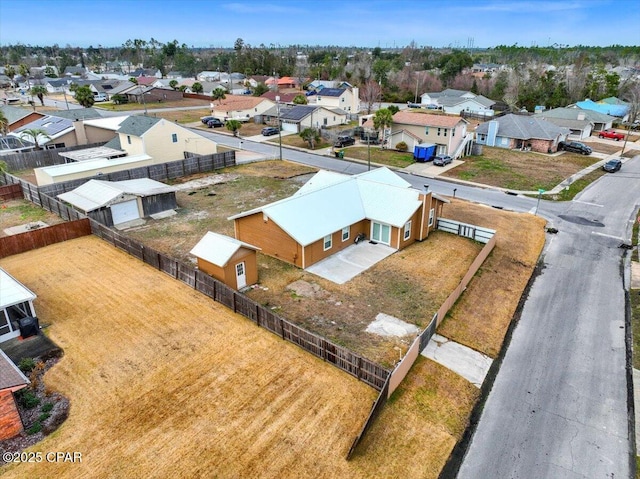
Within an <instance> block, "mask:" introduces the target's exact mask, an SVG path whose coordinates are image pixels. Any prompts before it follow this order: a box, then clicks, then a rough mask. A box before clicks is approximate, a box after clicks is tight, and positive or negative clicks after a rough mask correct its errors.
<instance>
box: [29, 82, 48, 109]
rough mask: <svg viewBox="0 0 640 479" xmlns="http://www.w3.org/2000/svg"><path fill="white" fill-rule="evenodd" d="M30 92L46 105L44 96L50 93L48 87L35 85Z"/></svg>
mask: <svg viewBox="0 0 640 479" xmlns="http://www.w3.org/2000/svg"><path fill="white" fill-rule="evenodd" d="M29 93H31V95H32V96H33V95H35V96H37V97H38V100H40V104H41V105H42V106H44V96H45V95H48V94H49V92H48V91H47V89H46V88H45V87H44V86H42V85H36V86H34V87H33V88H32V89H31V91H30V92H29Z"/></svg>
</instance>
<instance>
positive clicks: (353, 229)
mask: <svg viewBox="0 0 640 479" xmlns="http://www.w3.org/2000/svg"><path fill="white" fill-rule="evenodd" d="M369 223H370V222H369V220H362V221H359V222H358V223H355V224H353V225H351V226H350V231H349V238H348V239H347V240H345V241H342V230H340V231H335V232H334V233H332V234H331V248H330V249H328V250H327V251H324V238H321V239H320V240H318V241H316V242H315V243H311V244H310V245H307V246H306V247H305V248H304V262H305V263H304V266H303V267H304V268H308V267H309V266H311V265H312V264H314V263H317V262H318V261H321V260H323V259H325V258H327V257H329V256H331V255H333V254H336V253H337V252H338V251H341V250H343V249H345V248H346V247H347V246H351V245H352V244H353V242H354V240H355V238H356V236H357V235H359V234H360V233H364V234H365V235H366V236H367V237H369ZM252 244H255V243H252Z"/></svg>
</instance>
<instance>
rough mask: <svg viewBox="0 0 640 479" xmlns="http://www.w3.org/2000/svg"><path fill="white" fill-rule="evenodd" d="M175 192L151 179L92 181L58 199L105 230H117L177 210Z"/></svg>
mask: <svg viewBox="0 0 640 479" xmlns="http://www.w3.org/2000/svg"><path fill="white" fill-rule="evenodd" d="M176 191H177V189H176V188H174V187H173V186H168V185H165V184H164V183H160V182H159V181H155V180H152V179H150V178H138V179H135V180H124V181H102V180H89V181H87V182H86V183H84V184H82V185H80V186H78V187H77V188H75V189H74V190H71V191H68V192H66V193H62V194H60V195H58V198H60V199H61V200H62V201H64V202H66V203H69V204H70V205H71V206H73V207H74V208H75V209H77V210H78V211H81V212H82V213H85V214H86V215H87V216H89V217H90V218H93V219H95V220H96V221H98V222H100V223H102V224H104V225H106V226H117V225H120V224H122V223H127V222H129V221H134V220H137V219H140V218H148V217H149V216H151V215H154V214H156V213H161V212H163V211H169V210H173V209H175V208H177V207H178V204H177V202H176Z"/></svg>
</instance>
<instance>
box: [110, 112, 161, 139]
mask: <svg viewBox="0 0 640 479" xmlns="http://www.w3.org/2000/svg"><path fill="white" fill-rule="evenodd" d="M159 121H160V118H153V117H150V116H144V115H138V116H130V117H129V118H127V119H126V120H124V121H123V122H122V123H121V124H120V128H118V133H124V134H125V135H134V136H142V135H144V134H145V133H146V132H147V131H148V130H149V129H151V128H152V127H153V126H154V125H155V124H156V123H158V122H159Z"/></svg>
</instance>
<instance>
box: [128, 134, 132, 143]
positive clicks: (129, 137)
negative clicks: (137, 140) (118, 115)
mask: <svg viewBox="0 0 640 479" xmlns="http://www.w3.org/2000/svg"><path fill="white" fill-rule="evenodd" d="M127 143H129V144H131V136H130V135H127Z"/></svg>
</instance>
